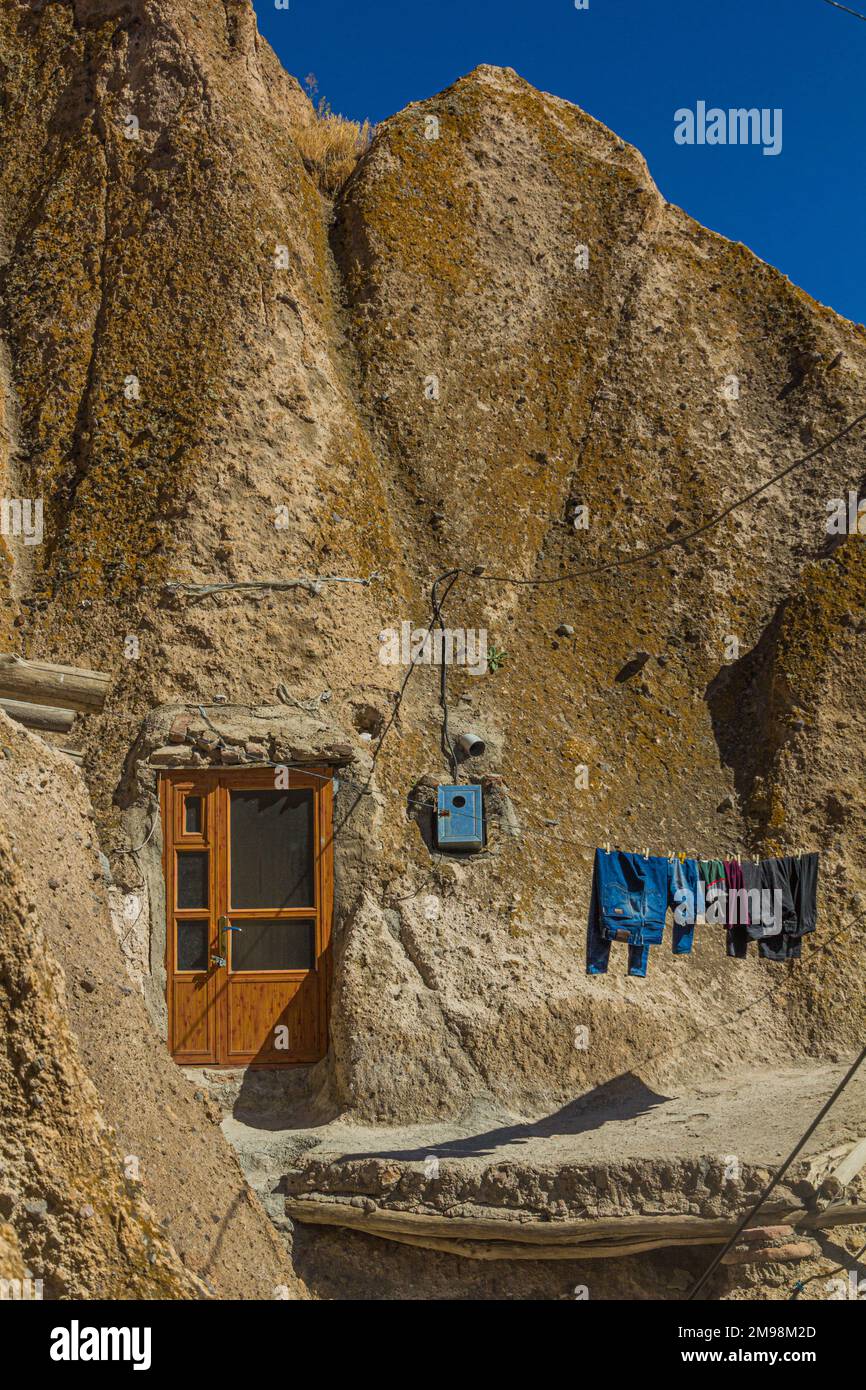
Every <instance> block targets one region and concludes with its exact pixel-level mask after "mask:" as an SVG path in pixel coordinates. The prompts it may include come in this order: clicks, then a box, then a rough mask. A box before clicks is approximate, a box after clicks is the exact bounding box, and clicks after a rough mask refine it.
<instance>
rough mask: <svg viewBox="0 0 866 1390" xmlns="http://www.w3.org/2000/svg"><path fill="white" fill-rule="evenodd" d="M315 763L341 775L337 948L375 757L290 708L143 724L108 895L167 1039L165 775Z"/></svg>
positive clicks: (369, 824)
mask: <svg viewBox="0 0 866 1390" xmlns="http://www.w3.org/2000/svg"><path fill="white" fill-rule="evenodd" d="M202 709H203V710H204V716H203V715H202V713H201V712H200V711H201V710H202ZM172 740H174V741H172ZM315 764H319V765H326V766H331V767H332V768H333V770H334V777H335V787H334V827H335V830H337V829H339V833H337V834H335V838H334V949H336V946H337V942H338V941H339V938H340V936H341V934H342V932H343V931H344V930H345V928H346V925H347V923H348V922H349V921H350V920H351V917H352V915H353V913H354V911H355V903H356V900H357V897H358V893H359V890H360V888H361V886H362V884H363V881H364V876H365V869H364V861H365V846H369V844H370V842H371V838H372V833H373V827H374V820H375V805H376V797H375V793H374V792H373V791H372V790H371V791H367V792H365V793H363V794H362V792H361V786H362V783H363V782H365V781H366V778H367V776H368V775H369V770H370V767H371V762H370V759H369V755H368V754H366V753H365V752H364V751H360V750H357V749H355V748H353V747H352V746H350V744H349V743H348V742H347V741H346V737H345V735H344V734H343V733H342V731H341V730H339V729H338V728H337V727H336V726H335V725H334V724H333V723H332V722H330V721H328V720H327V719H322V718H319V717H317V716H315V715H311V714H309V713H308V712H307V711H305V710H300V709H298V710H293V709H291V708H288V707H287V706H284V705H281V706H275V707H270V706H259V707H255V708H253V707H245V706H230V705H211V706H207V707H205V706H201V707H199V706H195V705H163V706H160V707H158V708H157V709H155V710H154V711H153V712H152V713H151V714H150V715H149V716H148V718H147V719H146V720H145V722H144V724H143V726H142V728H141V731H140V733H139V736H138V738H137V739H136V741H135V744H134V745H133V748H132V749H131V751H130V753H129V756H128V758H127V762H126V767H125V769H124V773H123V777H122V779H121V782H120V785H119V787H118V790H117V793H116V800H117V802H118V804H119V805H120V806H121V807H122V824H123V830H124V838H125V840H126V844H125V845H123V846H122V847H117V849H116V850H115V854H114V856H113V858H114V862H113V864H112V873H113V878H114V882H113V884H112V888H111V894H112V909H113V917H114V924H115V930H116V931H117V932H118V935H119V937H120V940H121V944H122V950H123V955H124V960H125V963H126V966H127V969H128V971H129V973H130V976H131V978H132V979H133V981H134V982H135V984H136V985H137V986H138V988H139V989H140V990H141V993H142V995H143V997H144V1002H145V1007H146V1008H147V1012H148V1014H149V1016H150V1018H151V1021H152V1022H153V1025H154V1028H155V1029H156V1031H157V1033H158V1034H159V1036H160V1037H161V1038H162V1039H163V1040H167V1038H168V1011H167V1005H166V967H165V959H166V935H167V924H166V900H165V880H164V876H163V846H164V837H163V825H162V818H161V815H160V803H159V778H160V775H161V774H162V773H164V772H169V771H191V772H192V771H196V770H206V769H213V768H224V769H226V770H229V769H230V768H249V767H276V766H290V767H292V766H294V767H297V768H298V769H301V768H303V767H305V766H312V765H315ZM329 1055H330V1054H329ZM323 1079H324V1078H323Z"/></svg>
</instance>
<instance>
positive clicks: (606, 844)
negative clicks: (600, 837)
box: [602, 840, 610, 854]
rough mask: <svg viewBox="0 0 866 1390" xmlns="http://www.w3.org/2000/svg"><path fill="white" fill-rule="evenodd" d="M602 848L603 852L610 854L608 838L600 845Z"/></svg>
mask: <svg viewBox="0 0 866 1390" xmlns="http://www.w3.org/2000/svg"><path fill="white" fill-rule="evenodd" d="M602 849H603V850H604V852H605V854H610V840H607V841H606V842H605V843H604V844H603V845H602Z"/></svg>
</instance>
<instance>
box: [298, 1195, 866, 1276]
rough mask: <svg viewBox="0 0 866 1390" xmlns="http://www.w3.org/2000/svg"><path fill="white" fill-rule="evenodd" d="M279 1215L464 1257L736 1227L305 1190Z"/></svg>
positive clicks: (608, 1252) (865, 1218)
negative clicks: (510, 1213) (399, 1205)
mask: <svg viewBox="0 0 866 1390" xmlns="http://www.w3.org/2000/svg"><path fill="white" fill-rule="evenodd" d="M286 1215H287V1216H288V1217H290V1218H291V1219H292V1220H293V1221H301V1222H306V1223H309V1224H311V1225H322V1226H343V1227H346V1228H348V1229H350V1230H354V1231H363V1232H365V1233H366V1234H367V1235H371V1236H377V1237H378V1238H379V1239H380V1240H392V1241H395V1242H396V1243H397V1244H399V1245H414V1246H416V1247H418V1248H419V1249H425V1250H441V1251H445V1252H447V1253H449V1254H452V1255H459V1256H462V1257H463V1258H464V1259H471V1260H600V1259H611V1258H616V1257H622V1256H624V1255H638V1254H643V1253H645V1252H646V1251H649V1250H662V1249H667V1248H668V1247H671V1246H688V1245H720V1244H722V1242H723V1241H725V1240H727V1238H728V1237H729V1236H730V1235H731V1234H732V1233H733V1231H734V1230H735V1229H736V1224H737V1218H736V1217H735V1216H730V1217H720V1218H715V1219H714V1218H709V1219H705V1218H702V1217H696V1216H682V1215H680V1214H678V1213H672V1214H671V1215H670V1216H665V1215H664V1214H661V1215H659V1216H651V1217H642V1216H618V1217H617V1216H612V1217H606V1218H602V1219H601V1220H598V1219H589V1220H583V1219H578V1220H572V1221H536V1220H528V1221H524V1220H518V1219H514V1218H513V1217H511V1218H501V1217H500V1218H497V1217H480V1218H472V1217H462V1216H440V1215H438V1214H436V1213H431V1212H414V1211H394V1210H389V1209H387V1208H384V1207H376V1208H375V1209H374V1210H372V1211H365V1210H364V1209H363V1207H356V1206H352V1205H351V1202H350V1201H349V1200H348V1199H345V1198H344V1199H342V1200H341V1199H340V1198H332V1197H325V1196H322V1195H317V1194H313V1193H308V1194H307V1195H306V1196H304V1197H287V1198H286ZM773 1220H774V1221H776V1220H778V1221H780V1222H791V1223H793V1224H794V1225H796V1226H797V1227H798V1228H799V1229H803V1228H806V1227H808V1228H809V1229H816V1230H819V1229H829V1228H831V1227H833V1226H841V1225H859V1224H861V1223H864V1224H866V1204H862V1203H857V1204H854V1205H853V1206H846V1207H836V1208H833V1207H830V1208H828V1209H827V1210H826V1211H824V1212H807V1211H806V1210H805V1209H804V1208H795V1209H792V1208H791V1207H786V1208H784V1209H780V1210H778V1211H776V1210H775V1209H774V1212H773Z"/></svg>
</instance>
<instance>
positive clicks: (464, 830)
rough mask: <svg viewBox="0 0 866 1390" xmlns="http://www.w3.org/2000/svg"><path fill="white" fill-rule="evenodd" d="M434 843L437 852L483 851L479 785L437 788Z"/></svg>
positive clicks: (482, 812) (481, 803)
mask: <svg viewBox="0 0 866 1390" xmlns="http://www.w3.org/2000/svg"><path fill="white" fill-rule="evenodd" d="M436 843H437V845H438V846H439V848H440V849H483V848H484V802H483V800H482V795H481V788H480V787H479V786H478V785H476V784H475V783H472V782H470V783H468V784H464V785H463V786H459V787H437V788H436Z"/></svg>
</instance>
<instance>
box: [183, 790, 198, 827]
mask: <svg viewBox="0 0 866 1390" xmlns="http://www.w3.org/2000/svg"><path fill="white" fill-rule="evenodd" d="M201 827H202V814H201V797H200V796H185V797H184V799H183V833H184V835H200V834H201Z"/></svg>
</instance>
